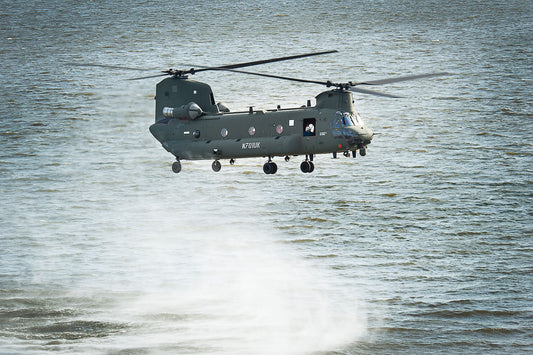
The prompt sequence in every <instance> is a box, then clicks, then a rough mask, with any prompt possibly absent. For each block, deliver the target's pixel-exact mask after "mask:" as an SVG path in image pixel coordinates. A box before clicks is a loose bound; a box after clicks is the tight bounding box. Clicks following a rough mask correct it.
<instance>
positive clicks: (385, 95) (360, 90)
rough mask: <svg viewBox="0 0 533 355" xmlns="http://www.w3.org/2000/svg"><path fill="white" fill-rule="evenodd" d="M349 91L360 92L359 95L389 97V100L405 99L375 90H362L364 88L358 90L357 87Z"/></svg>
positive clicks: (350, 88)
mask: <svg viewBox="0 0 533 355" xmlns="http://www.w3.org/2000/svg"><path fill="white" fill-rule="evenodd" d="M348 90H349V91H352V92H358V93H361V94H368V95H374V96H382V97H389V98H393V99H399V98H402V97H403V96H398V95H391V94H385V93H382V92H379V91H373V90H368V89H362V88H356V87H349V88H348Z"/></svg>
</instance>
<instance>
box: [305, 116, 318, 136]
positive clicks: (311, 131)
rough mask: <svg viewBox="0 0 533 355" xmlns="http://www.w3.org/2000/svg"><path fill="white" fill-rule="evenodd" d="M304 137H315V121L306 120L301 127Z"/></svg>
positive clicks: (313, 119)
mask: <svg viewBox="0 0 533 355" xmlns="http://www.w3.org/2000/svg"><path fill="white" fill-rule="evenodd" d="M303 135H304V137H314V136H315V135H316V119H315V118H306V119H304V125H303Z"/></svg>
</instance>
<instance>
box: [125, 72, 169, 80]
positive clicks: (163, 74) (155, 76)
mask: <svg viewBox="0 0 533 355" xmlns="http://www.w3.org/2000/svg"><path fill="white" fill-rule="evenodd" d="M168 75H169V74H168V73H161V74H155V75H148V76H141V77H138V78H129V79H126V80H143V79H150V78H157V77H160V76H168Z"/></svg>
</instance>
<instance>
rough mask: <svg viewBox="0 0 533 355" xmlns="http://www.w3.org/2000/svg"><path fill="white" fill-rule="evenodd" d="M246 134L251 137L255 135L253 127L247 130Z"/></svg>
mask: <svg viewBox="0 0 533 355" xmlns="http://www.w3.org/2000/svg"><path fill="white" fill-rule="evenodd" d="M248 134H249V135H251V136H253V135H254V134H255V127H254V126H252V127H250V128H248Z"/></svg>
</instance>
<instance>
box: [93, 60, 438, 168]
mask: <svg viewBox="0 0 533 355" xmlns="http://www.w3.org/2000/svg"><path fill="white" fill-rule="evenodd" d="M335 52H337V51H336V50H333V51H325V52H315V53H307V54H300V55H294V56H288V57H279V58H272V59H267V60H258V61H252V62H246V63H239V64H230V65H223V66H216V67H205V66H196V67H197V68H198V69H194V68H191V69H188V70H176V69H168V70H165V71H163V72H162V73H160V74H158V75H150V76H144V77H140V78H134V79H130V80H138V79H146V78H152V77H158V76H169V77H168V78H165V79H163V80H162V81H160V82H159V83H158V84H157V87H156V97H155V101H156V108H155V123H154V124H152V125H151V126H150V132H151V133H152V135H153V136H154V137H155V138H156V139H157V140H158V141H159V142H161V144H162V146H163V147H164V148H165V149H166V150H167V151H168V152H170V153H171V154H173V155H174V156H175V157H176V161H175V162H174V163H173V164H172V171H173V172H175V173H179V172H180V171H181V169H182V166H181V160H207V159H209V160H213V164H212V168H213V170H214V171H216V172H218V171H220V169H221V163H220V161H221V160H226V159H227V160H229V162H230V164H233V163H234V162H235V159H238V158H252V157H265V158H266V159H268V160H267V162H266V163H265V164H264V165H263V171H264V173H265V174H275V173H276V172H277V169H278V168H277V165H276V163H275V162H273V161H272V159H273V158H274V157H285V161H289V159H290V157H291V156H299V155H302V156H305V160H304V161H303V162H302V163H301V164H300V169H301V171H302V172H304V173H310V172H312V171H313V170H314V163H313V156H314V155H316V154H325V153H327V154H333V157H334V158H336V157H337V154H338V153H343V154H344V155H345V156H349V155H350V154H351V155H352V156H353V157H355V156H356V152H357V151H359V154H360V155H361V156H364V155H366V149H367V145H368V144H370V142H371V141H372V138H373V136H374V133H373V131H372V130H371V129H370V128H369V127H368V126H367V125H366V124H365V123H363V121H362V119H361V118H360V116H359V115H358V114H357V113H356V112H355V110H354V100H353V96H352V92H358V93H364V94H372V95H378V96H384V97H392V98H397V97H399V96H395V95H389V94H385V93H381V92H376V91H372V90H368V89H363V88H360V87H359V86H362V85H382V84H389V83H396V82H401V81H407V80H414V79H421V78H427V77H433V76H439V75H444V74H446V73H433V74H421V75H410V76H403V77H397V78H389V79H383V80H373V81H364V82H347V83H333V82H331V81H325V82H323V81H314V80H306V79H297V78H291V77H286V76H278V75H272V74H265V73H257V72H248V71H242V70H237V69H239V68H243V67H249V66H255V65H260V64H266V63H272V62H278V61H285V60H293V59H298V58H304V57H310V56H316V55H323V54H329V53H335ZM98 66H104V65H98ZM106 67H113V68H116V67H115V66H106ZM124 69H129V68H124ZM130 69H131V68H130ZM208 70H217V71H230V72H235V73H242V74H249V75H257V76H263V77H269V78H275V79H283V80H291V81H296V82H301V83H313V84H320V85H325V86H326V87H330V88H332V89H330V90H328V91H324V92H322V93H320V94H319V95H318V96H316V105H315V106H311V101H310V100H308V101H307V105H304V106H302V107H297V108H283V109H282V108H280V107H279V106H278V107H277V108H274V109H271V110H254V109H253V107H250V108H249V110H248V111H244V112H230V110H229V109H228V108H227V107H225V106H224V105H223V104H221V103H216V102H215V99H214V96H213V92H212V90H211V87H210V86H209V85H208V84H205V83H201V82H198V81H194V80H191V79H189V77H188V76H189V75H193V74H197V73H199V72H202V71H208Z"/></svg>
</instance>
